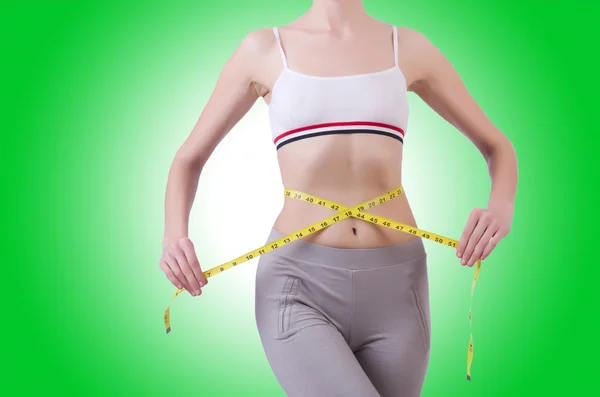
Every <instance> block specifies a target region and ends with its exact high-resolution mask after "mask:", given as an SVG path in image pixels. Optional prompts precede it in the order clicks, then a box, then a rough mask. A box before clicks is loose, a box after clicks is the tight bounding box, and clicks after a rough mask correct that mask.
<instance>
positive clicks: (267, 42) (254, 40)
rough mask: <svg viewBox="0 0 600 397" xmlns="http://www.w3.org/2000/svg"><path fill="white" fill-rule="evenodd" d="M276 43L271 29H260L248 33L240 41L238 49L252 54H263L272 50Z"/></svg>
mask: <svg viewBox="0 0 600 397" xmlns="http://www.w3.org/2000/svg"><path fill="white" fill-rule="evenodd" d="M276 43H277V41H276V38H275V34H274V32H273V28H260V29H256V30H252V31H250V32H248V33H247V34H246V35H245V36H244V37H243V38H242V40H241V43H240V48H242V49H244V50H246V51H249V52H254V53H264V52H265V51H268V50H270V49H272V48H273V47H274V46H275V45H276Z"/></svg>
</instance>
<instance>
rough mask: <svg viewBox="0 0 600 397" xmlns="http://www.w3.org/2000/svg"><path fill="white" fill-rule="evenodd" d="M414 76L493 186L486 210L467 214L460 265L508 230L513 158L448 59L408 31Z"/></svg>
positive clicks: (491, 245) (413, 87)
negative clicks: (477, 156)
mask: <svg viewBox="0 0 600 397" xmlns="http://www.w3.org/2000/svg"><path fill="white" fill-rule="evenodd" d="M411 42H412V43H411V47H412V48H413V49H414V51H416V53H417V54H418V55H417V56H416V57H415V59H417V60H418V61H417V62H418V63H419V65H418V67H417V68H416V70H418V76H416V77H417V78H416V79H415V80H414V83H413V84H411V87H410V89H411V90H412V91H414V92H415V93H416V94H417V95H419V96H420V97H421V98H422V99H423V100H424V101H425V102H426V103H427V104H428V105H429V106H430V107H431V108H432V109H433V110H435V111H436V112H437V113H438V114H439V115H440V116H442V117H443V118H444V119H445V120H446V121H448V122H449V123H450V124H452V125H453V126H454V127H456V128H457V129H458V130H459V131H461V132H462V133H463V134H464V135H465V136H466V137H467V138H469V139H470V140H471V142H473V144H474V145H475V146H476V147H477V149H479V151H480V152H481V154H482V155H483V157H484V158H485V160H486V162H487V164H488V169H489V174H490V178H491V182H492V188H491V193H490V197H489V201H488V206H487V209H481V208H476V209H475V210H473V211H472V212H471V215H470V216H469V219H468V221H467V225H466V227H465V229H464V231H463V234H462V236H461V239H460V243H459V245H458V247H457V253H456V254H457V256H458V257H459V258H461V264H463V265H467V266H473V265H474V264H475V262H476V261H477V259H479V258H481V259H485V258H486V257H487V256H488V255H489V254H490V253H491V252H492V250H493V249H494V248H495V246H496V245H497V244H498V241H499V240H500V239H501V238H503V237H505V236H506V235H507V234H508V232H509V231H510V229H511V224H512V217H513V211H514V200H515V195H516V188H517V159H516V154H515V150H514V148H513V146H512V144H511V142H510V141H509V140H508V138H507V137H506V136H505V135H504V134H503V133H502V132H501V131H500V130H498V128H496V127H495V126H494V124H493V123H492V122H491V121H490V120H489V119H488V117H487V116H486V115H485V114H484V112H483V111H482V110H481V108H480V107H479V106H478V104H477V103H476V102H475V100H474V99H473V98H472V97H471V95H470V94H469V92H468V91H467V89H466V87H465V85H464V84H463V82H462V79H461V77H460V76H459V75H458V73H457V72H456V70H455V69H454V68H453V67H452V65H451V64H450V62H449V61H448V60H447V59H446V57H445V56H444V55H443V54H442V53H441V52H440V51H439V50H438V49H437V48H436V47H435V46H434V45H433V44H431V42H430V41H429V40H427V39H426V38H425V37H424V36H423V35H421V34H419V33H416V32H412V37H411Z"/></svg>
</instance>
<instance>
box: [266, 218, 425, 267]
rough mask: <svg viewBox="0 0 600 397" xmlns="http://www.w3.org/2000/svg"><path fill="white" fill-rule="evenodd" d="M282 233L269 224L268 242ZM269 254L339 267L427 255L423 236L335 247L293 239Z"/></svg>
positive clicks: (389, 262) (383, 263)
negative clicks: (380, 244)
mask: <svg viewBox="0 0 600 397" xmlns="http://www.w3.org/2000/svg"><path fill="white" fill-rule="evenodd" d="M284 236H285V234H283V233H281V232H279V231H277V230H276V229H275V228H271V232H270V234H269V238H268V242H271V241H274V240H277V239H280V238H281V237H284ZM269 255H278V256H287V257H291V258H294V259H298V260H301V261H306V262H312V263H316V264H322V265H326V266H331V267H340V268H345V269H349V270H359V269H374V268H378V267H384V266H389V265H397V264H401V263H403V262H408V261H410V260H413V259H417V258H421V257H424V256H426V252H425V247H424V245H423V240H421V239H420V238H418V237H414V238H412V239H411V240H408V241H405V242H402V243H398V244H392V245H388V246H384V247H376V248H338V247H330V246H327V245H321V244H316V243H312V242H309V241H305V240H296V241H292V242H291V243H289V244H287V245H284V246H282V247H280V248H278V249H276V250H275V251H272V252H270V253H269Z"/></svg>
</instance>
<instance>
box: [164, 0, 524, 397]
mask: <svg viewBox="0 0 600 397" xmlns="http://www.w3.org/2000/svg"><path fill="white" fill-rule="evenodd" d="M407 91H412V92H415V93H416V94H417V95H419V96H420V97H421V98H422V99H423V100H424V101H425V102H426V103H427V104H429V105H430V106H431V107H432V108H433V109H434V110H435V111H436V112H438V113H439V114H440V115H441V116H442V117H444V118H445V119H446V120H447V121H448V122H450V123H452V125H454V126H455V127H456V128H457V129H458V130H459V131H461V132H462V133H464V134H465V135H466V136H467V137H468V138H469V139H470V140H471V141H472V142H473V143H474V144H475V145H476V147H477V148H478V149H479V150H480V151H481V153H482V155H483V156H484V157H485V159H486V160H487V163H488V167H489V171H490V177H491V181H492V189H491V194H490V199H489V203H488V207H487V209H475V210H473V212H472V213H471V215H470V217H469V219H468V221H467V224H466V227H465V229H464V232H463V234H462V237H461V239H460V243H459V245H458V247H457V256H458V258H460V262H461V264H462V265H465V266H473V265H474V264H475V262H476V260H477V259H478V258H481V259H485V258H486V257H487V256H488V255H489V254H490V253H491V252H492V250H493V249H494V247H495V246H496V245H497V244H498V242H499V241H500V239H502V238H503V237H504V236H506V234H507V233H508V232H509V230H510V227H511V223H512V215H513V202H514V198H515V191H516V182H517V166H516V157H515V153H514V150H513V147H512V145H511V143H510V142H509V141H508V139H507V138H506V137H505V136H504V135H503V134H502V133H501V132H500V131H499V130H498V129H497V128H495V127H494V125H493V124H492V123H491V122H490V121H489V120H488V119H487V118H486V116H485V115H484V113H483V112H482V111H481V110H480V108H479V107H478V105H477V104H476V103H475V101H474V100H473V99H472V98H471V96H470V95H469V93H468V92H467V90H466V89H465V87H464V86H463V84H462V82H461V79H460V77H459V76H458V74H457V72H456V71H455V70H454V69H453V68H452V66H451V65H450V63H449V62H448V61H447V60H446V59H445V58H444V56H443V55H442V54H441V53H440V51H438V50H437V49H436V48H435V47H434V46H433V45H432V44H431V43H430V42H429V41H428V40H427V39H426V38H425V37H424V36H423V35H422V34H420V33H417V32H415V31H413V30H411V29H408V28H397V27H392V26H389V25H387V24H385V23H383V22H381V21H378V20H376V19H373V18H371V17H369V16H368V15H367V14H366V12H365V10H364V8H363V4H362V2H361V1H360V0H345V1H336V0H314V1H313V4H312V7H311V8H310V10H309V11H308V12H307V13H306V14H304V15H303V16H301V17H300V18H299V19H297V20H295V21H294V22H292V23H291V24H289V25H287V26H284V27H280V28H266V29H261V30H257V31H254V32H251V33H250V34H248V35H247V37H245V38H244V40H243V41H242V43H241V44H240V45H239V47H238V48H237V50H236V51H235V53H234V54H233V56H232V57H231V59H230V60H229V61H228V62H227V64H226V66H225V67H224V69H223V71H222V74H221V76H220V77H219V80H218V82H217V85H216V88H215V90H214V92H213V94H212V96H211V98H210V100H209V101H208V103H207V105H206V107H205V109H204V110H203V112H202V114H201V115H200V117H199V119H198V122H197V124H196V125H195V127H194V128H193V130H192V132H191V134H190V135H189V137H188V139H187V140H186V142H185V143H184V144H183V145H182V147H181V148H180V150H179V151H178V152H177V155H176V157H175V159H174V162H173V165H172V168H171V171H170V175H169V181H168V186H167V193H166V204H165V210H166V222H165V234H164V241H163V248H164V249H163V255H162V257H161V260H160V267H161V269H162V270H163V271H164V272H165V274H166V276H167V277H168V279H169V280H170V281H171V282H172V283H173V284H174V285H175V286H176V287H178V288H185V289H186V290H187V291H189V292H190V294H191V295H193V296H199V295H201V294H202V287H204V286H205V285H206V283H207V279H206V278H205V277H204V275H203V273H202V269H201V266H200V264H199V262H198V259H197V256H196V253H195V251H194V246H193V244H192V242H191V241H190V239H189V238H188V217H189V213H190V209H191V206H192V203H193V200H194V196H195V192H196V188H197V182H198V178H199V176H200V174H201V171H202V168H203V166H204V164H205V163H206V161H207V160H208V158H209V156H210V155H211V153H212V152H213V150H214V149H215V147H216V146H217V144H218V143H219V142H220V141H221V139H223V137H224V136H225V135H226V134H227V133H228V131H230V129H231V128H232V127H233V126H234V125H235V124H236V123H237V122H238V121H239V120H240V119H241V117H243V116H244V114H246V112H247V111H248V110H249V109H250V108H251V107H252V105H253V104H254V103H255V101H256V100H257V99H258V98H259V97H262V98H263V99H264V100H265V101H266V103H267V104H269V116H270V120H271V127H272V133H273V142H274V146H275V149H276V150H277V157H278V161H279V166H280V170H281V176H282V181H283V184H284V185H285V187H287V188H291V189H297V190H299V191H302V192H306V193H309V194H314V195H316V196H320V197H324V198H327V199H330V200H333V201H336V202H339V203H342V204H344V205H346V206H352V205H356V204H357V203H359V202H362V201H364V200H367V199H370V198H372V197H375V196H378V195H380V194H382V193H384V192H386V191H389V190H391V189H393V188H395V187H397V186H400V185H401V161H402V147H403V146H402V145H403V139H404V132H405V130H406V126H407V119H408V104H407V98H406V95H407ZM369 212H370V213H373V214H376V215H381V216H383V217H386V218H390V219H394V220H396V221H399V222H403V223H407V224H411V225H416V222H415V219H414V218H413V215H412V212H411V209H410V206H409V203H408V200H407V198H406V195H405V194H401V195H400V196H399V197H397V198H395V199H394V200H390V201H388V202H386V203H384V204H382V205H378V206H376V207H375V208H372V209H370V210H369ZM333 213H335V211H333V210H332V209H330V208H327V207H322V206H319V205H313V204H310V203H307V202H304V201H300V200H294V199H293V198H292V197H286V198H285V203H284V206H283V209H282V211H281V213H280V214H279V216H278V217H277V219H276V220H275V223H274V225H273V228H272V230H271V233H270V235H269V237H268V241H274V240H276V239H279V238H281V237H282V236H285V235H287V234H290V233H292V232H295V231H297V230H299V229H302V228H303V227H306V226H307V225H309V224H312V223H314V222H317V221H319V220H321V219H323V218H327V217H329V216H331V215H332V214H333ZM256 323H257V326H258V330H259V334H260V337H261V340H262V343H263V346H264V349H265V353H266V356H267V358H268V360H269V363H270V365H271V367H272V369H273V371H274V373H275V375H276V377H277V379H278V380H279V382H280V383H281V385H282V387H283V389H284V390H285V392H286V393H287V394H288V395H289V396H310V397H315V396H316V397H319V396H326V397H331V396H345V397H350V396H357V397H358V396H360V397H370V396H418V395H420V393H421V389H422V385H423V382H424V378H425V373H426V369H427V365H428V361H429V346H430V342H429V335H430V319H429V291H428V282H427V265H426V253H425V250H424V247H423V242H422V240H421V239H420V238H418V237H416V236H413V235H411V234H406V233H399V232H397V231H395V230H391V229H389V228H385V227H381V226H380V225H376V224H373V223H369V222H365V221H364V220H362V219H358V218H348V219H344V220H343V221H340V222H338V223H335V224H333V225H331V226H329V227H326V228H325V229H323V230H320V231H318V232H316V233H314V234H311V235H308V236H305V237H304V238H303V239H301V240H297V241H294V242H293V243H291V244H289V245H286V246H284V247H281V248H280V249H277V250H275V251H272V252H269V253H267V254H265V255H263V256H261V257H260V259H259V262H258V271H257V275H256Z"/></svg>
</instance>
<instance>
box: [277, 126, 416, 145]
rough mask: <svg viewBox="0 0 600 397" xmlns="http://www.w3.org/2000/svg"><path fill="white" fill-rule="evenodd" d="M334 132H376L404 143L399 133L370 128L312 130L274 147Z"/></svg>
mask: <svg viewBox="0 0 600 397" xmlns="http://www.w3.org/2000/svg"><path fill="white" fill-rule="evenodd" d="M334 134H376V135H385V136H389V137H390V138H394V139H397V140H399V141H400V142H402V143H403V144H404V141H403V140H402V137H401V136H400V135H397V134H393V133H391V132H387V131H381V130H371V129H355V130H331V131H319V132H313V133H310V134H304V135H300V136H295V137H293V138H289V139H287V140H285V141H283V142H281V143H279V144H278V145H277V146H276V149H277V150H279V149H280V148H281V147H282V146H285V145H287V144H288V143H292V142H296V141H299V140H301V139H306V138H312V137H315V136H321V135H334Z"/></svg>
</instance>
